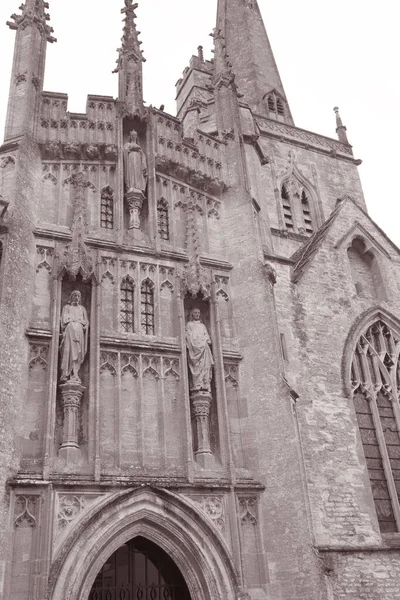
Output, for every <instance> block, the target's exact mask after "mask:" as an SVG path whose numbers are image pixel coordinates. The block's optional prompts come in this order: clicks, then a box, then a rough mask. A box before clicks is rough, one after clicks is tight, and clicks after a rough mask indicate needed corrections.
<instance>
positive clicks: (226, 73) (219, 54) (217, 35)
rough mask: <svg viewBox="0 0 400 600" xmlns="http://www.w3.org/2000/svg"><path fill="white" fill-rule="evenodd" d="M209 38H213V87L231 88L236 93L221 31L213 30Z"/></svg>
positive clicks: (233, 75)
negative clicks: (223, 86)
mask: <svg viewBox="0 0 400 600" xmlns="http://www.w3.org/2000/svg"><path fill="white" fill-rule="evenodd" d="M211 37H213V38H214V86H215V87H216V88H219V87H221V85H225V86H229V85H231V86H233V87H234V89H235V91H236V85H235V74H234V73H233V71H232V64H231V63H230V62H229V56H228V53H227V51H226V44H225V38H224V36H223V35H222V31H221V29H218V28H215V29H214V31H213V33H212V34H211Z"/></svg>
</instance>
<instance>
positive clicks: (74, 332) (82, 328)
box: [61, 290, 89, 383]
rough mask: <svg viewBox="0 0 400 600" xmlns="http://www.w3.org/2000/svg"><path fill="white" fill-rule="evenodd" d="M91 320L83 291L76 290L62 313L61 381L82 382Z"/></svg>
mask: <svg viewBox="0 0 400 600" xmlns="http://www.w3.org/2000/svg"><path fill="white" fill-rule="evenodd" d="M88 329H89V320H88V316H87V312H86V309H85V307H84V306H82V305H81V293H80V292H79V291H78V290H74V291H73V292H72V293H71V296H70V301H69V303H68V304H66V305H65V306H64V308H63V310H62V314H61V332H62V341H61V381H71V382H75V383H81V380H80V378H79V370H80V368H81V366H82V363H83V361H84V359H85V356H86V353H87V347H88Z"/></svg>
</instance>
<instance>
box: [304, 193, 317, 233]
mask: <svg viewBox="0 0 400 600" xmlns="http://www.w3.org/2000/svg"><path fill="white" fill-rule="evenodd" d="M301 209H302V212H303V221H304V229H305V232H306V233H307V234H308V235H311V234H312V233H314V229H313V225H312V219H311V210H310V204H309V201H308V197H307V194H306V192H305V191H304V190H303V191H302V193H301Z"/></svg>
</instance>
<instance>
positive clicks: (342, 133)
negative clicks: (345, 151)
mask: <svg viewBox="0 0 400 600" xmlns="http://www.w3.org/2000/svg"><path fill="white" fill-rule="evenodd" d="M333 110H334V111H335V114H336V133H337V136H338V138H339V141H340V142H343V143H344V144H348V143H349V140H348V139H347V133H346V131H347V128H346V127H345V126H344V125H343V122H342V119H341V117H340V114H339V108H338V107H337V106H335V108H334V109H333Z"/></svg>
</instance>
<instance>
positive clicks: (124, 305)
mask: <svg viewBox="0 0 400 600" xmlns="http://www.w3.org/2000/svg"><path fill="white" fill-rule="evenodd" d="M134 292H135V284H134V281H133V279H131V277H129V276H126V277H124V278H123V280H122V283H121V309H120V319H121V328H122V331H126V332H128V333H133V332H134V323H135V319H134V314H135V313H134V306H135V304H134Z"/></svg>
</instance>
